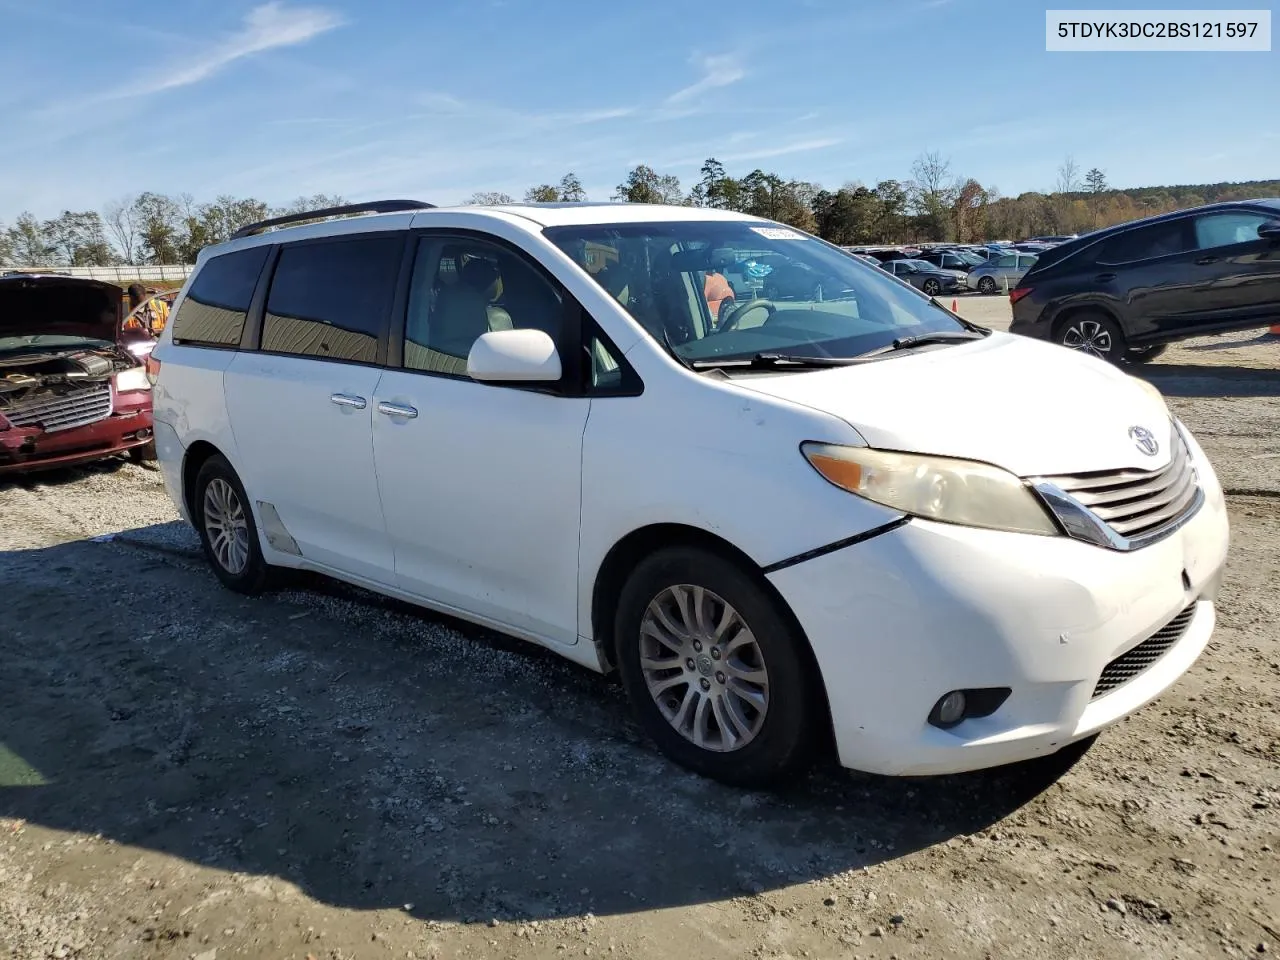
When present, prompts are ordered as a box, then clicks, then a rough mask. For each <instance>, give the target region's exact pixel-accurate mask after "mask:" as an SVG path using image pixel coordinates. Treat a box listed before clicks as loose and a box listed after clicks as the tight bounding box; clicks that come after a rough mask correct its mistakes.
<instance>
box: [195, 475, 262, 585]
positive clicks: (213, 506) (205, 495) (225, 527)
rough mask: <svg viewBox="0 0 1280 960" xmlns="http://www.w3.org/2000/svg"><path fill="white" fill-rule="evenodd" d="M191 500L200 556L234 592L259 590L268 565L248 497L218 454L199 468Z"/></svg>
mask: <svg viewBox="0 0 1280 960" xmlns="http://www.w3.org/2000/svg"><path fill="white" fill-rule="evenodd" d="M191 500H192V519H193V520H194V521H195V526H196V531H197V532H198V533H199V534H200V543H201V544H202V545H203V547H204V555H205V557H206V558H207V559H208V561H209V565H210V566H211V567H213V572H214V574H215V575H216V576H217V578H218V579H219V580H221V581H222V585H223V586H225V587H227V588H229V589H231V590H234V591H236V592H237V593H245V594H250V595H252V594H255V593H260V592H261V591H262V589H263V588H264V587H265V586H266V585H267V580H268V577H269V575H270V572H271V568H270V567H269V566H268V565H267V562H266V560H265V559H264V558H263V556H262V547H261V546H260V545H259V543H258V528H257V526H256V525H255V524H254V521H253V511H252V510H251V509H250V508H249V497H248V496H247V495H246V494H245V492H244V486H243V485H242V484H241V483H240V478H239V477H237V476H236V472H235V471H234V470H233V469H231V464H229V463H228V462H227V461H226V458H225V457H223V456H222V455H221V454H214V455H213V456H211V457H210V458H209V459H208V460H206V461H205V462H204V464H203V465H202V466H201V467H200V472H199V473H198V474H197V475H196V482H195V488H194V490H193V496H192V498H191ZM215 510H216V511H217V512H216V514H215V512H214V511H215ZM219 531H227V533H228V534H229V535H230V539H227V537H220V536H219V535H218V534H219ZM215 544H216V546H215ZM236 560H240V561H241V562H239V563H237V562H235V561H236Z"/></svg>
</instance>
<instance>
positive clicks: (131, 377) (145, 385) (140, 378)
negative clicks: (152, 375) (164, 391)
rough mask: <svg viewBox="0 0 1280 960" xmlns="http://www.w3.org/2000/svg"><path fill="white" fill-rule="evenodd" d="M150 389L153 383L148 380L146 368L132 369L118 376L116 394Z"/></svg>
mask: <svg viewBox="0 0 1280 960" xmlns="http://www.w3.org/2000/svg"><path fill="white" fill-rule="evenodd" d="M150 389H151V381H150V380H148V379H147V369H146V367H130V368H129V369H128V370H123V371H121V372H120V373H117V374H116V393H128V392H129V391H131V390H150Z"/></svg>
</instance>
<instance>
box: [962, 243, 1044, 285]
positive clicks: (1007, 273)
mask: <svg viewBox="0 0 1280 960" xmlns="http://www.w3.org/2000/svg"><path fill="white" fill-rule="evenodd" d="M1035 262H1036V256H1035V254H1031V253H1004V254H1001V255H999V256H996V257H993V258H991V259H990V260H988V261H987V262H986V263H984V264H983V265H982V266H980V267H974V268H973V269H972V270H970V271H969V273H968V274H966V275H965V285H966V286H967V287H968V288H969V289H970V290H977V291H978V292H979V293H985V294H988V295H990V294H993V293H997V292H999V291H1000V290H1002V289H1003V288H1004V286H1005V285H1006V284H1007V285H1008V286H1009V287H1010V288H1013V287H1014V286H1016V285H1017V283H1018V281H1019V280H1021V279H1022V277H1023V275H1024V274H1026V272H1027V271H1028V270H1030V269H1031V268H1032V267H1033V266H1034V265H1035Z"/></svg>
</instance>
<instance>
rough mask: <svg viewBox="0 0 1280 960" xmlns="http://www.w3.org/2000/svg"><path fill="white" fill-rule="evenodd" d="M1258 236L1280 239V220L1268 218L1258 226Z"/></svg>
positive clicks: (1265, 238) (1267, 238) (1264, 238)
mask: <svg viewBox="0 0 1280 960" xmlns="http://www.w3.org/2000/svg"><path fill="white" fill-rule="evenodd" d="M1258 236H1260V237H1261V238H1262V239H1263V240H1280V220H1268V221H1267V222H1266V223H1264V224H1260V225H1259V227H1258Z"/></svg>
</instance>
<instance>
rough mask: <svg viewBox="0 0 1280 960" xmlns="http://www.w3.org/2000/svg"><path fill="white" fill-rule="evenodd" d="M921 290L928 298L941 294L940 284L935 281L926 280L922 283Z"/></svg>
mask: <svg viewBox="0 0 1280 960" xmlns="http://www.w3.org/2000/svg"><path fill="white" fill-rule="evenodd" d="M921 289H922V290H924V292H925V293H927V294H928V295H929V296H931V297H936V296H937V295H938V294H940V293H941V292H942V284H940V283H939V282H938V281H937V280H926V281H925V282H924V286H923V287H921Z"/></svg>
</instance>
